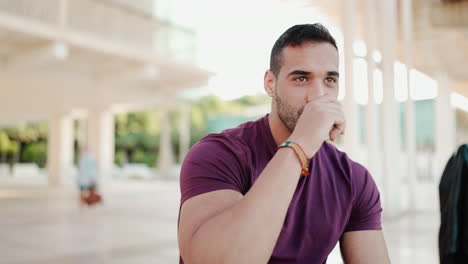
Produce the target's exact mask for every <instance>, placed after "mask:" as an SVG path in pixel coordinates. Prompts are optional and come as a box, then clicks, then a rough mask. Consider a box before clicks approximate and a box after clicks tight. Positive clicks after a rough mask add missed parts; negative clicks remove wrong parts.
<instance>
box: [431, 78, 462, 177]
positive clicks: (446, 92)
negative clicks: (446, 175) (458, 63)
mask: <svg viewBox="0 0 468 264" xmlns="http://www.w3.org/2000/svg"><path fill="white" fill-rule="evenodd" d="M437 83H438V95H437V97H436V98H435V102H434V103H435V107H434V110H435V111H434V115H435V117H434V119H435V126H434V128H435V131H434V132H435V133H434V141H435V142H434V144H435V163H434V169H435V171H434V172H435V178H436V179H438V178H440V176H441V175H442V171H443V169H444V167H445V165H446V163H447V161H448V159H449V158H450V155H451V154H452V153H453V152H454V151H455V150H456V148H457V146H456V121H455V120H456V119H455V109H454V108H453V106H452V105H451V103H450V94H451V90H452V89H451V87H452V82H451V80H450V79H449V77H448V76H444V75H441V76H438V77H437Z"/></svg>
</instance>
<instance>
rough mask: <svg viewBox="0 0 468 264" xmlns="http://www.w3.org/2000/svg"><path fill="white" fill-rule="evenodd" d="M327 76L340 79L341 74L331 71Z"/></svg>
mask: <svg viewBox="0 0 468 264" xmlns="http://www.w3.org/2000/svg"><path fill="white" fill-rule="evenodd" d="M327 75H332V76H336V77H340V73H339V72H337V71H329V72H327Z"/></svg>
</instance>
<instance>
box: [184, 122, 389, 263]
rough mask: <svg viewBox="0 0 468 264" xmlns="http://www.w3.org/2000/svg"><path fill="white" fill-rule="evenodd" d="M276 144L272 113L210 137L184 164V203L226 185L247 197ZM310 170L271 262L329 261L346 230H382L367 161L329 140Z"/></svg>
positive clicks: (303, 178) (301, 185)
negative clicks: (356, 158) (352, 156)
mask: <svg viewBox="0 0 468 264" xmlns="http://www.w3.org/2000/svg"><path fill="white" fill-rule="evenodd" d="M276 147H277V146H276V144H275V141H274V140H273V136H272V134H271V131H270V127H269V124H268V115H266V116H265V117H263V118H260V119H259V120H257V121H254V122H247V123H244V124H241V125H240V126H239V127H237V128H233V129H228V130H225V131H223V132H221V133H220V134H210V135H208V136H206V137H205V138H203V139H202V140H200V141H199V142H198V143H197V144H195V145H194V146H193V147H192V149H191V150H190V151H189V153H188V154H187V157H186V158H185V160H184V162H183V165H182V171H181V175H180V188H181V194H182V197H181V205H182V204H183V203H184V202H185V201H186V200H187V199H189V198H191V197H194V196H196V195H199V194H202V193H206V192H210V191H215V190H221V189H231V190H235V191H238V192H240V193H242V194H243V195H245V194H246V193H247V192H248V191H249V189H250V187H252V185H253V184H254V182H255V180H256V179H257V177H258V176H259V175H260V173H261V172H262V171H263V169H264V168H265V166H266V165H267V163H268V162H269V161H270V160H271V159H272V158H273V155H274V154H275V152H276ZM309 170H310V176H307V177H301V178H300V180H299V183H298V185H297V188H296V191H295V193H294V196H293V198H292V201H291V204H290V205H289V209H288V212H287V215H286V218H285V220H284V224H283V228H282V230H281V233H280V235H279V238H278V240H277V242H276V246H275V249H274V251H273V254H272V256H271V258H270V261H269V262H268V263H270V264H277V263H278V264H279V263H307V264H321V263H325V262H326V260H327V256H328V255H329V254H330V252H331V251H332V250H333V248H334V247H335V245H336V244H337V242H338V241H339V239H340V237H341V236H342V235H343V233H345V232H348V231H356V230H381V229H382V227H381V222H380V218H381V213H382V208H381V206H380V195H379V191H378V189H377V186H376V185H375V182H374V180H373V179H372V177H371V175H370V174H369V172H368V171H367V170H366V169H365V168H364V167H363V166H362V165H360V164H358V163H356V162H354V161H352V160H351V159H349V158H348V156H347V155H346V154H345V153H343V152H341V151H339V150H337V149H336V148H335V147H334V146H333V145H332V144H330V143H327V142H325V143H324V144H323V145H322V147H321V148H320V150H319V151H318V152H317V153H316V154H315V156H314V157H313V158H312V159H311V160H310V164H309ZM272 210H274V207H273V208H272ZM180 263H183V261H182V260H180Z"/></svg>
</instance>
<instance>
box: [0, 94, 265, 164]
mask: <svg viewBox="0 0 468 264" xmlns="http://www.w3.org/2000/svg"><path fill="white" fill-rule="evenodd" d="M270 100H271V99H270V98H269V97H268V96H266V95H260V96H244V97H241V98H239V99H236V100H233V101H223V100H222V99H220V98H218V97H215V96H207V97H203V98H201V99H200V100H198V101H197V102H193V103H192V104H191V105H190V146H192V145H193V144H195V143H196V142H197V141H199V140H200V139H201V138H202V137H204V136H205V135H206V134H207V132H208V126H209V125H208V121H209V120H210V119H211V120H213V119H219V118H220V117H222V116H230V117H232V116H234V117H235V116H237V117H242V116H243V112H244V111H245V110H246V109H247V108H249V107H251V106H256V105H259V104H268V103H269V102H270ZM161 114H162V111H161V110H160V109H152V110H147V111H142V112H133V113H125V114H117V115H116V116H115V163H116V164H117V165H118V166H123V165H124V164H126V163H144V164H147V165H148V166H151V167H154V166H155V165H156V164H157V163H156V161H157V160H158V158H159V157H158V155H159V147H160V134H161V127H162V125H161V121H160V120H161ZM168 115H169V118H168V120H169V121H168V122H169V125H170V127H171V131H170V134H171V142H172V146H173V147H172V149H173V153H174V156H175V160H176V161H179V160H178V157H179V131H178V126H179V124H180V122H181V121H182V120H181V118H182V116H181V111H180V106H179V105H173V106H171V107H170V108H169V112H168ZM47 134H48V123H47V122H40V123H34V124H28V125H20V126H16V127H8V128H3V129H1V128H0V163H10V164H12V163H13V164H14V163H15V162H34V163H36V164H37V165H38V166H39V167H41V168H44V167H45V166H46V161H47ZM74 137H75V142H74V147H75V156H77V155H78V153H79V150H78V147H79V146H78V138H77V137H78V133H77V127H76V124H75V127H74ZM75 160H76V157H75ZM179 162H180V161H179Z"/></svg>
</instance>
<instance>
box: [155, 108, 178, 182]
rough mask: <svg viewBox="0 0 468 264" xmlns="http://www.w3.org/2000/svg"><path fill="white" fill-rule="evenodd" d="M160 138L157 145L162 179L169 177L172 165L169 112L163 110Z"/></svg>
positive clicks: (165, 109)
mask: <svg viewBox="0 0 468 264" xmlns="http://www.w3.org/2000/svg"><path fill="white" fill-rule="evenodd" d="M160 126H161V137H160V144H159V161H158V168H159V175H160V176H161V177H162V178H166V179H167V178H168V177H170V176H171V175H170V172H171V168H172V167H173V165H174V154H173V151H172V144H171V123H170V120H169V111H168V109H167V108H163V110H162V113H161V122H160Z"/></svg>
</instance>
